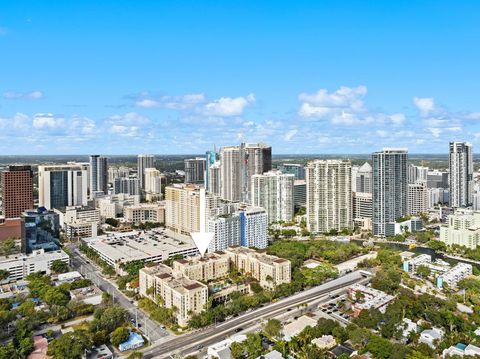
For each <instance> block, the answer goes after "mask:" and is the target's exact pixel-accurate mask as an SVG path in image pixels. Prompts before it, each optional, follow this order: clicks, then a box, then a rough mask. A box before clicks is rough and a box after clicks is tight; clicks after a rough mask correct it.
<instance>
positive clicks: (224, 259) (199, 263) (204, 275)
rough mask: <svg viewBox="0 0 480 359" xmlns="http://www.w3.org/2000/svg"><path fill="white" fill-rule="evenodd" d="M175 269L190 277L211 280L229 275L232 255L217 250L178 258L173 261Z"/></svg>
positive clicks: (202, 280)
mask: <svg viewBox="0 0 480 359" xmlns="http://www.w3.org/2000/svg"><path fill="white" fill-rule="evenodd" d="M173 270H174V271H176V272H180V273H183V275H184V276H185V277H187V278H189V279H192V280H198V281H201V282H209V281H211V280H217V279H221V278H225V277H227V276H228V272H229V270H230V257H229V255H228V254H227V253H225V252H222V251H217V252H214V253H209V254H206V255H205V256H202V257H187V258H184V259H177V260H176V261H174V262H173Z"/></svg>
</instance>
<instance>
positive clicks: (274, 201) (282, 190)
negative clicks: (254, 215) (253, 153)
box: [251, 170, 295, 223]
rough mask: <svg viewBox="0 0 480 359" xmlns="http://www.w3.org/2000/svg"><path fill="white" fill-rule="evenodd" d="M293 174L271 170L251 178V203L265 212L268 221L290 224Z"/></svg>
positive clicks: (292, 204)
mask: <svg viewBox="0 0 480 359" xmlns="http://www.w3.org/2000/svg"><path fill="white" fill-rule="evenodd" d="M294 181H295V175H294V174H283V173H282V172H280V171H276V170H272V171H269V172H266V173H264V174H258V175H253V176H252V185H251V187H252V191H251V203H252V205H253V206H257V207H263V208H265V210H266V211H267V214H268V221H269V222H270V223H272V222H278V221H284V222H290V221H291V220H292V218H293V212H294V202H293V184H294Z"/></svg>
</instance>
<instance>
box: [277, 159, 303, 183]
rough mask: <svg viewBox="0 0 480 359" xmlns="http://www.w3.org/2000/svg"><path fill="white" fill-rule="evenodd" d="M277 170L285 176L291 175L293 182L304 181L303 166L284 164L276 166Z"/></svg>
mask: <svg viewBox="0 0 480 359" xmlns="http://www.w3.org/2000/svg"><path fill="white" fill-rule="evenodd" d="M278 170H279V171H280V172H282V173H285V174H293V175H294V176H295V180H304V179H305V166H303V165H301V164H298V163H284V164H282V165H280V166H278Z"/></svg>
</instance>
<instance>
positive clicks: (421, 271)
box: [417, 265, 432, 278]
mask: <svg viewBox="0 0 480 359" xmlns="http://www.w3.org/2000/svg"><path fill="white" fill-rule="evenodd" d="M431 272H432V271H431V269H430V268H429V267H427V266H425V265H420V266H418V268H417V274H418V275H419V276H420V277H422V278H428V276H429V275H430V273H431Z"/></svg>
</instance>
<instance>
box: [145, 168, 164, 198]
mask: <svg viewBox="0 0 480 359" xmlns="http://www.w3.org/2000/svg"><path fill="white" fill-rule="evenodd" d="M144 173H145V192H146V193H150V194H152V195H160V194H161V193H162V179H163V176H162V174H161V173H160V171H159V170H157V169H156V168H145V172H144Z"/></svg>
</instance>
